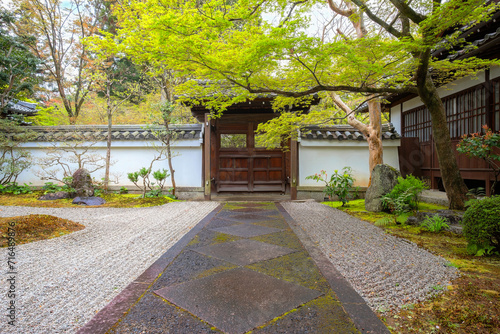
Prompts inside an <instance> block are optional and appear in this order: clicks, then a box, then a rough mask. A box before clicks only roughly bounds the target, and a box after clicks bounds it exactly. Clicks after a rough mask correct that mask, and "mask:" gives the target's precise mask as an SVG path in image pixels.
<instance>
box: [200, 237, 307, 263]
mask: <svg viewBox="0 0 500 334" xmlns="http://www.w3.org/2000/svg"><path fill="white" fill-rule="evenodd" d="M193 251H195V252H198V253H200V254H203V255H208V256H213V257H215V258H218V259H220V260H224V261H227V262H230V263H234V264H237V265H239V266H246V265H248V264H251V263H255V262H259V261H265V260H269V259H274V258H276V257H279V256H283V255H286V254H290V253H294V252H296V251H297V250H295V249H290V248H286V247H281V246H276V245H270V244H266V243H264V242H260V241H255V240H248V239H242V240H236V241H231V242H225V243H222V244H218V245H212V246H205V247H200V248H196V249H193Z"/></svg>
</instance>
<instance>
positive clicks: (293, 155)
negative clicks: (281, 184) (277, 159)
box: [290, 139, 299, 201]
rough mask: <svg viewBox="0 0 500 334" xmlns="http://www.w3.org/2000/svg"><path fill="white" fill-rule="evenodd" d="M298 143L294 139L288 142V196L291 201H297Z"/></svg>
mask: <svg viewBox="0 0 500 334" xmlns="http://www.w3.org/2000/svg"><path fill="white" fill-rule="evenodd" d="M298 153H299V152H298V143H297V140H296V139H292V140H291V142H290V165H291V166H290V174H291V175H290V176H291V180H290V195H291V199H292V201H294V200H296V199H297V183H298V177H299V166H298V165H299V154H298Z"/></svg>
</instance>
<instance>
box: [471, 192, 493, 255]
mask: <svg viewBox="0 0 500 334" xmlns="http://www.w3.org/2000/svg"><path fill="white" fill-rule="evenodd" d="M462 225H463V233H464V236H465V238H466V239H467V241H468V243H469V248H468V249H469V251H470V252H471V253H474V252H475V254H476V255H488V254H492V253H494V252H498V251H500V196H493V197H487V198H483V199H481V200H476V201H474V202H473V203H472V204H471V205H470V206H469V208H467V210H466V211H465V213H464V216H463V221H462Z"/></svg>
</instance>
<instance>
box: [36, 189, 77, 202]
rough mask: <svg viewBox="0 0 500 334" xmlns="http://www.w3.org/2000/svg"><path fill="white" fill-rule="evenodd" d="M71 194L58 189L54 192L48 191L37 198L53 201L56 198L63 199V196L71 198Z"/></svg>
mask: <svg viewBox="0 0 500 334" xmlns="http://www.w3.org/2000/svg"><path fill="white" fill-rule="evenodd" d="M71 195H72V194H71V193H68V192H66V191H58V192H56V193H48V194H45V195H42V196H40V197H39V198H38V200H39V201H53V200H57V199H64V198H71V197H72V196H71Z"/></svg>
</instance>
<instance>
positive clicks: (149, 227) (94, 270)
mask: <svg viewBox="0 0 500 334" xmlns="http://www.w3.org/2000/svg"><path fill="white" fill-rule="evenodd" d="M217 205H218V203H215V202H172V203H169V204H166V205H162V206H156V207H147V208H33V207H20V206H2V207H0V216H2V217H13V216H21V215H27V214H50V215H54V216H57V217H61V218H65V219H68V220H71V221H74V222H77V223H80V224H82V225H84V226H85V229H83V230H81V231H77V232H74V233H71V234H68V235H65V236H62V237H58V238H54V239H49V240H43V241H38V242H34V243H28V244H24V245H19V246H17V251H16V256H17V259H16V260H17V261H18V264H17V265H18V273H19V274H18V278H17V279H18V282H17V285H18V306H19V307H18V313H17V316H18V324H17V326H16V327H15V330H14V331H12V330H11V329H12V328H9V326H7V324H6V322H5V321H4V322H1V325H0V326H1V327H0V331H1V332H2V333H4V332H5V333H73V332H75V331H76V330H77V329H78V328H79V327H81V326H83V325H84V324H85V323H86V322H87V321H89V320H90V319H91V318H92V317H93V316H94V315H95V314H96V313H97V312H98V311H99V310H100V309H101V308H103V307H104V306H105V305H106V304H107V303H109V302H110V301H111V300H112V299H113V298H114V297H115V296H116V295H117V294H118V293H119V292H120V291H121V290H122V289H123V288H124V287H125V286H127V285H128V284H129V283H130V282H132V281H133V280H134V279H135V278H136V277H137V276H139V275H140V274H141V273H142V272H143V271H144V270H145V269H146V268H148V266H149V265H151V264H152V263H153V262H154V261H155V260H156V259H157V258H158V257H159V256H160V255H161V254H163V253H164V252H165V251H166V250H167V249H169V248H170V247H171V246H173V245H174V244H175V242H176V241H178V240H179V239H180V238H181V237H182V236H183V235H184V234H185V233H187V232H188V231H189V230H190V229H191V228H192V227H193V226H195V225H196V224H197V223H198V222H199V221H200V220H201V219H202V218H203V217H204V216H206V215H207V214H208V213H209V212H210V211H212V210H213V209H214V208H216V206H217ZM282 205H283V207H284V208H285V209H286V210H287V211H288V213H289V214H290V215H291V216H292V218H293V219H294V220H295V221H296V222H297V223H298V224H299V225H300V227H301V228H302V229H303V230H304V231H305V232H306V233H307V234H308V235H309V236H310V238H311V239H312V240H313V241H314V242H315V243H316V245H317V246H318V247H319V248H320V249H321V250H322V251H323V252H324V253H325V254H326V255H327V256H328V258H329V259H330V261H331V262H332V263H333V264H334V265H335V266H336V267H337V269H338V270H339V271H340V272H341V273H342V275H344V276H345V277H346V278H347V279H348V281H349V282H350V283H351V285H352V286H353V287H354V288H355V289H356V291H357V292H358V293H359V294H360V295H361V296H362V297H363V298H364V299H365V300H366V301H367V303H368V305H369V306H370V307H371V308H372V309H373V310H374V311H376V312H378V313H379V315H380V314H382V315H383V314H384V312H386V311H390V310H392V312H397V311H398V309H400V308H401V307H403V308H404V307H405V306H407V305H415V304H416V303H418V302H422V301H424V300H425V299H428V298H429V297H430V295H432V294H436V293H438V292H442V291H443V290H445V291H446V290H447V289H448V286H450V284H451V282H452V280H453V279H456V278H457V277H458V276H459V271H458V270H457V268H456V266H454V265H452V264H451V263H450V262H449V261H448V260H445V259H444V258H443V257H441V256H437V255H434V254H431V253H430V252H429V251H427V250H425V249H423V248H421V247H418V246H417V245H416V244H414V243H412V242H409V241H407V240H406V239H403V238H399V237H395V236H392V235H390V234H389V233H386V232H385V231H384V229H382V228H380V227H377V226H374V225H373V224H370V223H369V222H366V221H362V220H360V219H357V218H355V217H352V216H351V215H349V214H347V213H345V212H342V211H340V210H337V209H333V208H331V207H328V206H326V205H323V204H319V203H315V202H309V201H308V202H283V203H282ZM0 252H2V257H3V258H4V259H6V257H7V249H1V250H0ZM2 284H3V285H4V286H2V287H1V288H2V289H3V290H4V291H5V289H6V285H5V284H6V282H5V281H2ZM1 298H2V300H1V301H0V302H1V303H2V305H4V304H5V303H6V300H5V299H6V296H5V295H4V294H2V297H1Z"/></svg>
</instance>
